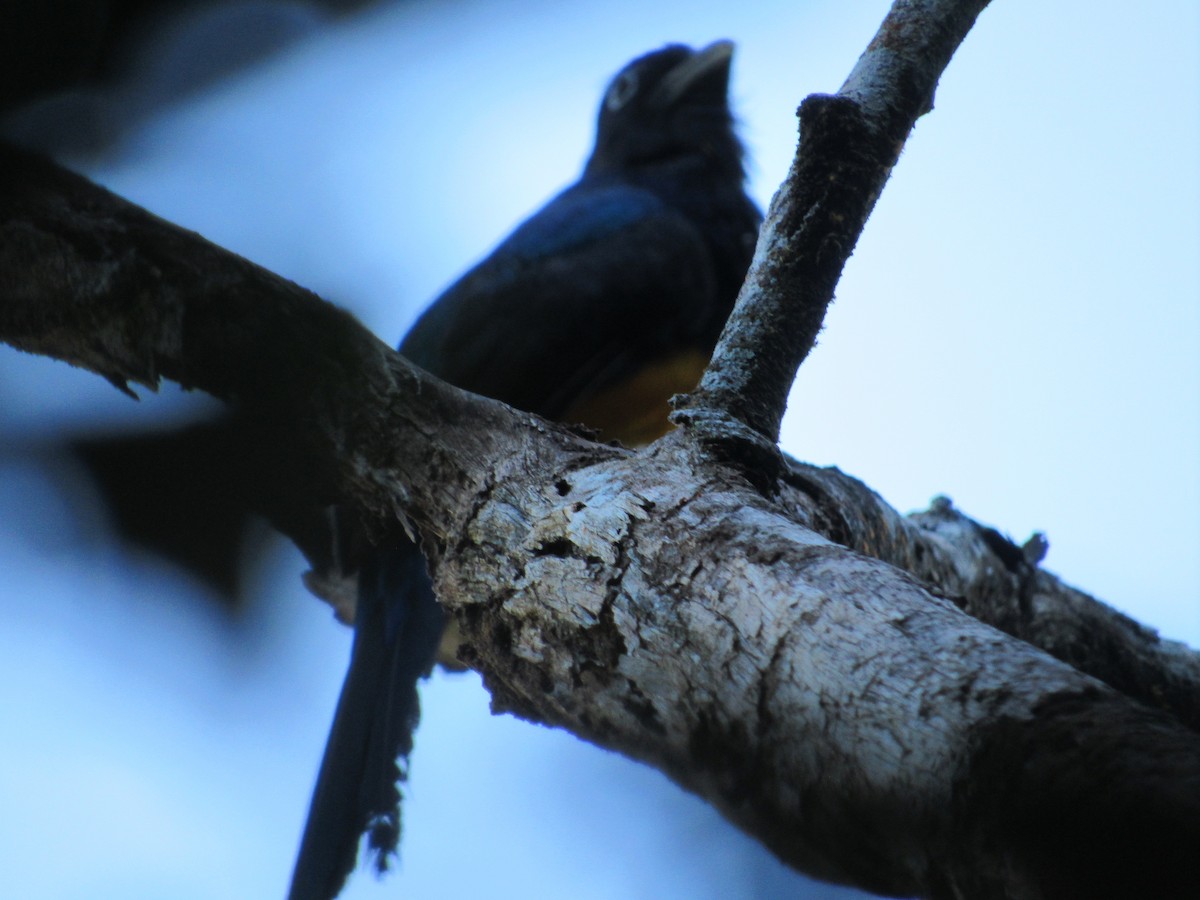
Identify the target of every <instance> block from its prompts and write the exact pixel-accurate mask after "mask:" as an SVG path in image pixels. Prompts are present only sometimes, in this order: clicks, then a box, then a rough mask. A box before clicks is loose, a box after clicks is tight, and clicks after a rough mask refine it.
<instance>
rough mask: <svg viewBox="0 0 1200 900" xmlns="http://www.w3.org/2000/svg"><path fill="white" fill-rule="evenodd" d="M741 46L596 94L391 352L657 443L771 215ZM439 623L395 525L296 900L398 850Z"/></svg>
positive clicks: (651, 60) (346, 691) (307, 836)
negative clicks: (501, 235) (760, 196)
mask: <svg viewBox="0 0 1200 900" xmlns="http://www.w3.org/2000/svg"><path fill="white" fill-rule="evenodd" d="M733 51H734V47H733V44H732V42H730V41H726V40H722V41H716V42H714V43H712V44H710V45H708V46H706V47H702V48H700V49H693V48H691V47H687V46H684V45H681V44H670V45H667V46H665V47H662V48H660V49H658V50H655V51H653V52H650V53H646V54H644V55H642V56H639V57H638V58H636V59H634V60H633V61H632V62H629V63H628V64H627V65H625V66H624V67H623V68H622V69H621V70H620V71H619V72H618V73H617V74H616V75H615V76H614V77H613V78H612V79H611V81H610V82H609V84H608V86H607V88H606V90H605V91H604V93H603V96H602V99H601V102H600V109H599V114H598V118H597V124H596V136H595V142H594V146H593V148H592V151H591V154H590V155H589V157H588V158H587V161H586V163H585V165H584V167H583V172H582V174H581V175H580V176H579V178H578V180H577V181H576V182H575V183H573V184H571V185H570V186H569V187H567V188H566V189H565V190H563V191H562V192H561V193H559V194H558V195H557V196H555V197H553V198H552V199H551V200H550V201H549V202H548V203H546V204H545V205H544V206H543V207H542V208H541V209H540V210H539V211H537V212H536V213H534V214H533V215H532V216H530V217H529V218H528V219H526V220H525V221H524V222H523V223H522V224H520V225H519V226H518V227H517V228H516V229H515V230H514V231H513V232H512V233H511V234H510V235H509V236H508V237H507V238H505V239H504V240H503V241H502V242H501V243H500V244H499V245H497V246H496V247H495V249H494V250H492V251H491V253H489V254H488V255H487V256H486V257H485V258H484V259H483V260H482V261H480V262H479V263H478V264H476V265H475V266H474V267H473V268H471V269H470V270H469V271H468V272H467V273H466V274H465V275H463V276H462V277H461V278H459V279H458V280H457V281H456V282H454V283H453V284H452V285H451V286H450V287H449V288H448V289H446V291H445V292H444V293H442V294H441V295H440V296H439V297H438V298H437V299H436V300H434V301H433V303H432V304H431V305H430V306H429V307H428V308H427V309H426V311H425V312H424V313H423V314H422V315H421V316H420V317H419V318H418V319H417V321H416V323H415V324H414V325H413V326H412V328H411V329H410V330H409V332H408V334H407V335H406V336H405V337H404V339H403V340H402V341H401V342H400V345H399V351H400V353H402V354H403V355H405V356H406V357H407V358H408V359H409V360H411V361H412V362H414V363H416V364H417V365H418V366H421V367H422V368H424V369H425V370H427V371H428V372H430V373H431V374H433V375H435V376H437V377H439V378H441V379H443V380H445V381H447V382H449V383H450V384H452V385H455V386H456V387H459V388H462V389H464V390H468V391H472V392H474V393H478V394H483V395H486V396H488V397H492V398H494V399H497V400H501V401H503V402H505V403H507V404H509V405H511V406H513V407H516V408H518V409H521V410H524V411H527V412H531V413H535V414H537V415H539V416H542V417H544V418H547V419H552V420H557V421H560V422H564V423H569V424H583V425H584V426H586V427H588V428H590V429H592V430H593V431H595V432H596V433H597V434H598V437H599V438H600V439H603V440H616V441H621V442H623V443H625V444H627V445H630V446H638V445H642V444H645V443H648V442H650V441H652V440H654V439H655V438H657V437H659V436H661V435H663V434H665V433H666V432H667V431H668V430H669V429H670V428H671V425H670V423H669V421H668V414H669V411H670V398H671V396H672V395H674V394H677V393H682V392H686V391H689V390H691V389H693V388H694V387H695V386H696V384H697V382H698V380H699V378H700V376H701V374H702V373H703V370H704V367H705V366H706V364H707V362H708V360H709V358H710V356H711V354H712V351H713V347H714V346H715V344H716V341H717V339H718V337H719V335H720V332H721V329H722V328H723V327H724V324H725V320H726V319H727V318H728V315H729V313H730V311H731V310H732V308H733V304H734V301H735V300H736V298H737V294H738V291H739V289H740V287H741V284H742V282H743V281H744V279H745V275H746V271H747V268H748V267H749V264H750V260H751V257H752V255H753V252H754V246H755V242H756V240H757V235H758V229H759V226H760V224H761V221H762V214H761V212H760V211H759V209H758V207H757V206H756V205H755V203H754V202H753V201H752V200H751V199H750V197H749V196H748V195H747V193H746V188H745V182H746V172H745V162H744V159H745V153H744V150H743V146H742V143H741V141H740V139H739V137H738V135H737V132H736V127H735V120H734V117H733V114H732V111H731V108H730V104H729V77H730V68H731V63H732V57H733ZM445 622H446V616H445V613H444V612H443V611H442V609H441V607H440V606H439V605H438V603H437V600H436V598H435V597H434V593H433V589H432V586H431V582H430V578H429V575H428V573H427V571H426V567H425V562H424V559H423V557H422V555H421V552H420V550H419V549H418V547H417V546H416V544H415V543H413V542H412V541H411V540H410V539H409V538H408V537H407V536H405V534H404V533H403V532H401V531H400V529H399V528H397V529H396V530H395V532H394V533H392V532H389V533H386V534H385V535H384V536H383V537H382V538H381V539H380V540H379V541H378V543H376V545H375V546H373V547H371V548H370V550H369V551H368V552H367V553H366V556H365V561H364V562H363V564H362V567H361V570H360V572H359V577H358V592H357V603H356V614H355V622H354V629H355V634H354V641H353V646H352V649H351V662H350V667H349V671H348V673H347V676H346V680H345V683H344V685H343V688H342V694H341V697H340V698H339V701H338V705H337V710H336V712H335V715H334V723H333V726H332V728H331V730H330V737H329V740H328V743H327V745H326V750H325V755H324V758H323V760H322V763H321V768H320V772H319V774H318V778H317V785H316V788H315V790H314V793H313V799H312V803H311V806H310V810H309V816H308V820H307V823H306V826H305V830H304V834H303V837H302V839H301V846H300V851H299V854H298V857H297V862H296V866H295V869H294V871H293V877H292V884H291V892H290V894H289V897H290V900H328V898H331V897H334V896H336V895H337V894H338V893H339V892H340V890H341V888H342V886H343V885H344V883H345V880H346V879H347V878H348V877H349V874H350V873H351V872H352V871H353V869H354V867H355V865H356V863H357V858H358V847H359V843H360V840H361V837H362V836H363V835H364V834H365V835H366V836H367V843H368V848H369V851H370V852H371V853H372V854H373V855H374V858H375V859H374V861H375V866H376V868H377V869H378V870H379V871H380V872H383V871H384V870H385V869H386V868H387V866H388V863H389V859H390V857H391V856H393V855H394V854H395V852H396V848H397V844H398V840H399V834H400V817H399V803H400V790H399V782H402V781H404V780H406V778H407V758H408V755H409V753H410V752H411V750H412V747H413V731H414V729H415V727H416V725H417V721H418V718H419V698H418V694H417V683H418V681H419V680H420V678H421V677H422V676H423V675H427V674H428V673H429V672H430V670H431V667H432V665H433V663H434V657H435V651H436V648H437V645H438V641H439V638H440V636H441V634H442V631H443V627H444V625H445Z"/></svg>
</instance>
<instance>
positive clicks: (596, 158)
mask: <svg viewBox="0 0 1200 900" xmlns="http://www.w3.org/2000/svg"><path fill="white" fill-rule="evenodd" d="M732 59H733V42H732V41H716V42H715V43H712V44H709V45H708V46H707V47H704V48H703V49H700V50H693V49H692V48H691V47H685V46H683V45H681V44H670V45H668V46H666V47H663V48H662V49H661V50H655V51H654V52H652V53H647V54H646V55H645V56H639V57H638V58H637V59H635V60H633V62H631V63H629V64H628V65H626V66H625V68H623V69H622V70H621V71H620V72H618V73H617V74H616V76H615V77H614V78H613V80H612V81H611V82H610V83H609V85H608V89H607V90H606V91H605V92H604V99H603V100H602V101H601V102H600V118H599V123H598V124H597V128H596V147H595V149H594V150H593V151H592V155H591V158H590V159H589V160H588V163H587V167H586V169H585V172H586V173H587V174H597V173H600V172H604V171H612V170H628V169H630V168H637V167H642V166H654V165H657V164H670V163H671V162H674V161H676V160H685V159H687V158H689V157H692V158H696V157H702V158H703V159H704V161H705V163H706V165H707V166H708V167H709V168H711V169H715V170H717V171H718V172H720V173H721V174H729V175H736V176H737V177H738V179H739V180H740V179H741V177H742V171H743V170H742V145H741V143H740V142H739V141H738V139H737V135H736V134H735V133H734V130H733V115H732V113H731V112H730V110H729V65H730V62H731V61H732Z"/></svg>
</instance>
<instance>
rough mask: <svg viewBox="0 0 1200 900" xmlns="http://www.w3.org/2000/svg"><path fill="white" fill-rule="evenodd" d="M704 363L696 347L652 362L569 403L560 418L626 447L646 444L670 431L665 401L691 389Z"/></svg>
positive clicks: (704, 358) (701, 354)
mask: <svg viewBox="0 0 1200 900" xmlns="http://www.w3.org/2000/svg"><path fill="white" fill-rule="evenodd" d="M707 365H708V357H707V356H706V355H705V354H703V353H700V352H698V351H695V350H689V351H687V352H685V353H680V354H678V355H677V356H672V357H669V358H668V359H665V360H662V361H660V362H656V363H652V364H651V365H649V366H647V367H645V368H644V369H642V370H641V371H640V372H638V373H637V374H636V375H634V376H633V377H632V378H629V379H626V380H625V381H622V382H619V383H618V384H614V385H612V386H611V387H608V388H605V389H604V390H602V391H600V392H599V393H596V394H592V395H591V396H589V397H587V398H585V399H583V400H581V401H579V402H577V403H574V404H572V405H571V406H570V407H569V408H568V409H567V411H566V413H564V414H563V416H562V421H563V422H569V423H580V424H583V425H586V426H587V427H588V428H594V429H595V430H596V431H598V432H600V438H601V440H605V441H620V442H621V443H622V444H625V445H626V446H629V447H637V446H640V445H642V444H648V443H650V442H651V441H653V440H655V439H656V438H660V437H662V436H663V435H664V434H666V433H667V432H668V431H670V430H671V428H672V427H673V426H672V425H671V423H670V422H668V421H667V414H668V413H670V412H671V407H670V404H669V403H668V401H669V400H670V399H671V397H672V396H674V395H675V394H683V393H686V392H687V391H690V390H692V389H694V388H695V387H696V385H697V384H698V383H699V381H700V376H701V375H703V374H704V367H705V366H707Z"/></svg>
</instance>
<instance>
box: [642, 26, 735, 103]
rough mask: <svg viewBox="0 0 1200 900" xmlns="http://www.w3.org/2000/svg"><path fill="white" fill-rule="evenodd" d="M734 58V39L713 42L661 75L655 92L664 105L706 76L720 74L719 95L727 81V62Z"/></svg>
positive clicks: (677, 97) (673, 100)
mask: <svg viewBox="0 0 1200 900" xmlns="http://www.w3.org/2000/svg"><path fill="white" fill-rule="evenodd" d="M732 59H733V41H714V42H713V43H711V44H709V45H708V46H707V47H705V48H704V49H703V50H697V51H696V52H695V53H693V54H692V55H691V56H689V57H688V58H687V59H685V60H684V61H683V62H681V63H680V64H679V65H677V66H676V67H675V68H674V69H672V70H671V71H670V72H668V73H667V74H666V76H664V77H663V80H662V81H661V82H660V83H659V85H658V90H656V91H655V93H656V94H657V95H658V96H657V98H656V99H657V100H658V101H659V102H660V103H661V104H662V105H663V106H670V105H672V104H673V103H676V102H677V101H678V100H679V98H681V97H682V96H683V95H684V94H686V93H688V91H690V90H691V89H692V88H693V87H694V86H695V85H697V84H699V83H700V82H701V81H704V80H706V79H707V78H708V77H710V76H713V75H716V74H717V73H721V74H720V76H719V77H720V79H721V82H722V83H721V94H722V96H724V93H725V90H726V88H727V86H728V82H729V64H730V61H731V60H732Z"/></svg>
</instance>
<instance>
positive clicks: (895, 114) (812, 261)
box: [676, 0, 987, 445]
mask: <svg viewBox="0 0 1200 900" xmlns="http://www.w3.org/2000/svg"><path fill="white" fill-rule="evenodd" d="M985 6H987V0H907V2H898V3H895V4H894V5H893V6H892V9H891V10H890V11H889V12H888V15H887V17H886V18H885V19H884V20H883V24H882V25H880V26H879V31H878V32H877V33H876V35H875V38H874V40H872V41H871V44H870V46H869V47H868V48H867V50H866V52H865V53H864V54H863V55H862V57H861V58H860V59H859V61H858V63H857V64H856V65H855V67H854V70H853V71H852V72H851V73H850V77H849V78H847V79H846V83H845V84H843V85H842V88H841V90H840V91H838V93H837V94H835V95H832V96H830V95H819V94H815V95H812V96H810V97H808V98H807V99H806V100H805V101H804V102H803V103H802V104H801V105H800V110H799V116H800V145H799V147H798V148H797V150H796V156H795V158H794V160H793V162H792V168H791V171H789V172H788V176H787V179H786V180H785V181H784V183H783V185H782V186H781V187H780V189H779V191H778V192H777V193H776V194H775V197H774V198H773V199H772V200H771V206H770V209H768V211H767V217H766V220H765V221H764V222H763V228H762V232H761V234H760V236H759V240H758V247H757V249H756V251H755V254H754V261H753V263H751V266H750V272H749V274H748V275H747V277H746V283H745V285H744V286H743V288H742V291H741V294H740V295H739V297H738V303H737V306H736V307H735V308H734V311H733V314H732V316H731V317H730V319H729V323H728V324H727V325H726V327H725V331H724V332H723V334H722V335H721V340H720V342H719V343H718V345H717V348H716V351H715V352H714V354H713V359H712V363H711V364H710V365H709V367H708V371H707V372H706V373H705V375H704V378H703V380H702V381H701V382H700V387H699V390H697V391H696V392H695V393H693V394H692V395H690V396H689V397H687V398H686V399H685V400H683V401H682V403H681V405H680V407H679V410H680V411H679V412H678V413H677V414H676V420H677V421H678V422H679V423H680V424H688V423H693V422H700V421H702V422H703V423H704V427H705V428H706V429H708V430H709V431H711V430H713V429H715V428H717V424H716V423H717V422H719V421H723V420H724V421H725V425H724V429H725V430H728V431H730V432H731V435H730V436H731V437H735V438H738V437H740V438H741V439H744V440H745V439H749V440H753V438H752V437H751V436H750V435H747V434H745V433H744V431H743V430H742V429H740V428H738V427H737V426H736V425H734V424H733V423H732V422H729V421H728V420H729V419H732V420H734V421H735V422H738V423H741V425H742V426H745V427H746V428H749V429H750V430H751V432H752V433H755V434H757V435H758V436H759V440H760V441H761V440H763V439H765V441H766V442H767V443H768V444H770V445H773V444H775V443H776V442H777V441H778V440H779V425H780V422H782V420H783V412H784V409H785V408H786V405H787V395H788V391H789V390H790V389H791V386H792V382H793V381H795V378H796V371H797V370H798V369H799V367H800V363H801V362H803V360H804V358H805V357H806V356H808V352H809V351H810V350H811V349H812V347H813V345H814V344H815V343H816V340H817V333H818V332H819V331H820V330H821V323H822V322H823V321H824V319H825V310H826V309H827V308H828V306H829V304H830V302H832V300H833V292H834V288H835V287H836V286H837V283H838V280H839V279H840V278H841V274H842V267H843V266H844V265H845V264H846V260H847V259H849V258H850V254H851V253H852V252H853V251H854V245H855V244H856V243H857V242H858V237H859V235H860V234H861V233H862V229H863V226H864V225H865V224H866V221H867V217H868V216H869V215H870V214H871V210H872V209H874V207H875V201H876V199H878V197H879V194H880V192H881V191H882V190H883V186H884V184H885V183H886V182H887V179H888V176H889V175H890V174H891V171H892V166H894V165H895V163H896V160H897V159H898V158H899V156H900V151H901V150H902V149H903V148H904V142H905V140H906V139H907V137H908V133H909V132H910V131H911V130H912V128H913V125H914V124H915V123H916V121H917V119H918V118H919V117H920V116H921V115H923V114H924V113H925V112H927V111H928V110H930V109H932V108H933V93H934V88H935V87H936V86H937V82H938V79H939V78H941V75H942V72H943V71H944V70H945V68H946V66H947V65H948V64H949V62H950V57H951V56H952V55H953V54H954V51H955V50H957V49H958V45H959V44H961V43H962V41H963V39H964V38H965V37H966V36H967V32H968V31H970V29H971V26H972V25H973V24H974V22H975V18H976V17H977V16H978V15H979V13H980V12H981V11H982V10H983V8H984V7H985Z"/></svg>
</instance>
